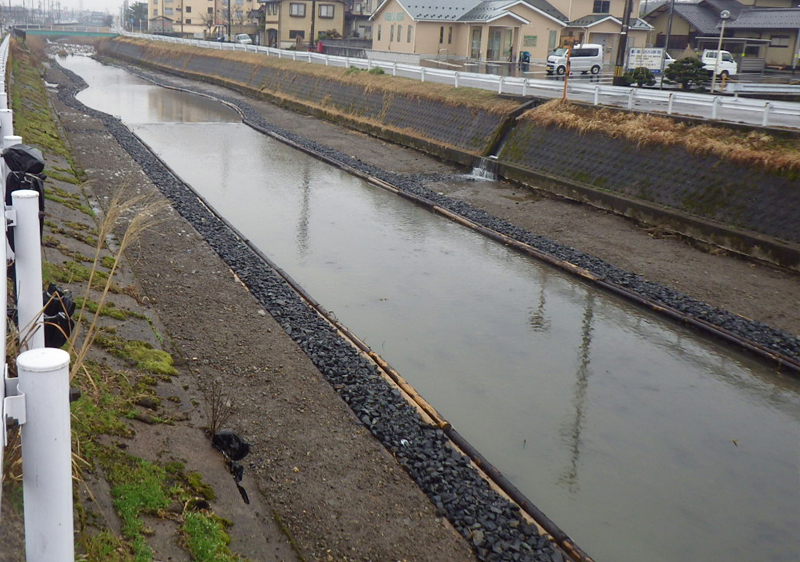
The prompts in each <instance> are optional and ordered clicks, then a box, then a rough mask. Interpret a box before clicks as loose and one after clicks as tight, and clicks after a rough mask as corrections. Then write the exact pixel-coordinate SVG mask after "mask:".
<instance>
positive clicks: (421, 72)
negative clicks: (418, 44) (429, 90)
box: [419, 66, 425, 82]
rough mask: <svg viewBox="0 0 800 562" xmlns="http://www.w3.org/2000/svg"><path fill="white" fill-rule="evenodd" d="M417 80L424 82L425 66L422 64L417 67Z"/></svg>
mask: <svg viewBox="0 0 800 562" xmlns="http://www.w3.org/2000/svg"><path fill="white" fill-rule="evenodd" d="M419 80H420V82H424V81H425V67H424V66H421V67H419Z"/></svg>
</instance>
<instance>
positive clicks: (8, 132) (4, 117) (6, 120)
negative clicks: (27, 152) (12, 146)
mask: <svg viewBox="0 0 800 562" xmlns="http://www.w3.org/2000/svg"><path fill="white" fill-rule="evenodd" d="M11 136H14V112H13V111H11V110H10V109H0V138H5V137H11ZM20 142H22V139H20ZM3 148H6V147H5V144H4V145H3Z"/></svg>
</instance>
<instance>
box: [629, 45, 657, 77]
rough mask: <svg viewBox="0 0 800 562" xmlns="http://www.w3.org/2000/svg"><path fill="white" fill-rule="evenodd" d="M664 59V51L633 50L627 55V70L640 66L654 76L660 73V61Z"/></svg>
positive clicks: (654, 49) (652, 49)
mask: <svg viewBox="0 0 800 562" xmlns="http://www.w3.org/2000/svg"><path fill="white" fill-rule="evenodd" d="M663 57H664V49H656V48H650V49H642V48H637V47H635V48H633V49H631V50H630V52H629V53H628V70H633V69H634V68H639V67H641V66H643V67H645V68H647V69H650V70H651V71H652V72H653V73H654V74H658V73H660V72H661V60H662V59H663Z"/></svg>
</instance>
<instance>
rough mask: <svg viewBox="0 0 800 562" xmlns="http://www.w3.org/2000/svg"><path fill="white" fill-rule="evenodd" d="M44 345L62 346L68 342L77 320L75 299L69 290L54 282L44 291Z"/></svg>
mask: <svg viewBox="0 0 800 562" xmlns="http://www.w3.org/2000/svg"><path fill="white" fill-rule="evenodd" d="M43 300H44V345H45V347H56V348H58V347H61V346H62V345H64V344H65V343H66V342H67V338H69V336H70V334H72V328H73V327H74V326H75V322H74V321H73V320H72V315H73V314H74V313H75V301H73V300H72V295H71V294H70V293H69V292H64V291H63V290H62V289H61V288H60V287H58V286H56V285H55V284H54V283H50V286H49V287H48V288H47V290H46V291H45V292H44V295H43Z"/></svg>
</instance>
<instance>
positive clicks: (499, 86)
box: [497, 76, 503, 94]
mask: <svg viewBox="0 0 800 562" xmlns="http://www.w3.org/2000/svg"><path fill="white" fill-rule="evenodd" d="M497 93H498V94H502V93H503V77H502V76H501V77H500V78H499V79H498V80H497Z"/></svg>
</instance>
